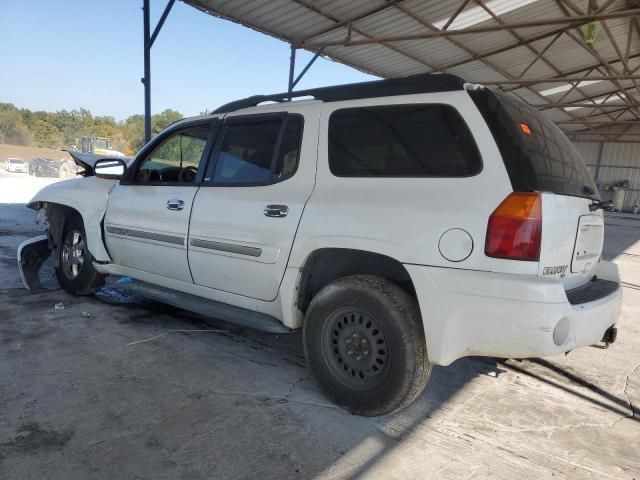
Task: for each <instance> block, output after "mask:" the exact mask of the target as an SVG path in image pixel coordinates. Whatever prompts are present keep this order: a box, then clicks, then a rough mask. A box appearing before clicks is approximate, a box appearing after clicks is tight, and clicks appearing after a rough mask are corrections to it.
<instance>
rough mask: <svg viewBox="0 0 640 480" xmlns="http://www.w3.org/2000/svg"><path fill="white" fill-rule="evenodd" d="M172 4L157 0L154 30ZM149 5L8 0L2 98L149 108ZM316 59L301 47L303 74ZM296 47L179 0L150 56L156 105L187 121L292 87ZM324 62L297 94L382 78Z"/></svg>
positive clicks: (127, 110)
mask: <svg viewBox="0 0 640 480" xmlns="http://www.w3.org/2000/svg"><path fill="white" fill-rule="evenodd" d="M165 4H166V0H151V28H152V29H153V28H154V26H155V24H156V22H157V20H158V18H159V17H160V15H161V13H162V10H163V9H164V6H165ZM142 35H143V30H142V0H103V1H98V0H90V1H87V0H54V1H52V0H0V45H2V47H1V48H0V52H1V54H0V59H1V62H2V66H1V67H0V102H3V103H13V104H14V105H16V106H17V107H19V108H29V109H31V110H45V111H57V110H62V109H67V110H71V109H78V108H81V107H83V108H87V109H89V110H90V111H91V112H92V113H93V114H94V115H110V116H113V117H115V118H116V120H122V119H124V118H126V117H128V116H129V115H133V114H136V113H143V112H144V90H143V86H142V84H141V83H140V78H141V77H142V76H143V49H142V39H143V37H142ZM311 57H312V55H311V54H310V53H308V52H304V51H300V50H299V51H298V54H297V57H296V65H297V68H296V74H297V73H298V72H300V71H301V70H302V68H303V67H304V65H305V64H306V62H307V61H308V60H309V59H310V58H311ZM288 75H289V45H288V44H286V43H284V42H282V41H280V40H276V39H275V38H272V37H270V36H268V35H264V34H261V33H258V32H255V31H253V30H251V29H249V28H247V27H242V26H240V25H237V24H235V23H232V22H229V21H226V20H221V19H218V18H215V17H213V16H211V15H207V14H205V13H202V12H201V11H199V10H196V9H195V8H193V7H190V6H188V5H186V4H184V3H182V2H181V1H177V2H176V4H175V5H174V7H173V10H172V11H171V14H170V15H169V17H168V18H167V21H166V22H165V24H164V27H163V28H162V31H161V32H160V34H159V35H158V38H157V39H156V42H155V44H154V45H153V48H152V53H151V79H152V82H151V83H152V92H151V109H152V113H158V112H160V111H162V110H164V109H166V108H172V109H174V110H178V111H179V112H181V113H183V114H184V115H186V116H191V115H197V114H199V113H200V112H202V111H204V110H207V109H208V110H213V109H214V108H215V107H217V106H219V105H221V104H223V103H225V102H228V101H231V100H235V99H238V98H242V97H246V96H250V95H256V94H261V93H265V94H266V93H277V92H282V91H285V90H286V89H287V81H288ZM374 78H375V77H372V76H369V75H366V74H364V73H362V72H359V71H357V70H355V69H353V68H351V67H347V66H345V65H342V64H339V63H336V62H331V61H329V60H325V59H318V61H317V62H316V63H315V64H314V65H313V66H312V67H311V69H310V70H309V71H308V72H307V74H306V75H305V76H304V77H303V79H302V80H301V81H300V83H299V84H298V85H297V87H296V88H300V89H302V88H312V87H320V86H326V85H336V84H341V83H350V82H358V81H365V80H368V79H374Z"/></svg>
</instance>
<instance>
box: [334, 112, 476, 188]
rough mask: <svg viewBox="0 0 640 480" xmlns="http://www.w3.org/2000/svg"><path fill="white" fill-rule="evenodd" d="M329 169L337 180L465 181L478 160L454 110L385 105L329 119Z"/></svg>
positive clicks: (463, 123)
mask: <svg viewBox="0 0 640 480" xmlns="http://www.w3.org/2000/svg"><path fill="white" fill-rule="evenodd" d="M329 168H330V169H331V172H332V173H333V174H334V175H336V176H340V177H467V176H471V175H475V174H477V173H479V172H480V170H482V160H481V158H480V154H479V152H478V148H477V146H476V144H475V141H474V140H473V136H472V135H471V132H470V131H469V128H468V126H467V124H466V123H465V121H464V120H463V119H462V117H461V116H460V114H459V113H458V111H457V110H456V109H455V108H453V107H451V106H449V105H441V104H428V105H426V104H410V105H388V106H371V107H360V108H345V109H340V110H336V111H334V112H333V113H332V114H331V117H330V118H329Z"/></svg>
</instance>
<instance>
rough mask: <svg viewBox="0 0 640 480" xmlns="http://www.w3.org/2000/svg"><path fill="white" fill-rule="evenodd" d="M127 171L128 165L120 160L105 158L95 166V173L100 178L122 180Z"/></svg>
mask: <svg viewBox="0 0 640 480" xmlns="http://www.w3.org/2000/svg"><path fill="white" fill-rule="evenodd" d="M126 169H127V164H126V163H124V160H120V159H119V158H103V159H101V160H98V161H97V162H96V164H95V165H94V166H93V171H94V172H95V174H96V177H98V178H111V179H119V178H122V176H123V175H124V172H125V171H126Z"/></svg>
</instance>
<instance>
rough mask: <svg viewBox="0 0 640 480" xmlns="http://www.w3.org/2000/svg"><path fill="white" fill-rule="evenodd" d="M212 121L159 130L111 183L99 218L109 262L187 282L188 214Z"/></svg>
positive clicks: (213, 121) (200, 173) (209, 138)
mask: <svg viewBox="0 0 640 480" xmlns="http://www.w3.org/2000/svg"><path fill="white" fill-rule="evenodd" d="M214 124H215V120H212V119H207V120H204V121H203V120H199V121H196V122H191V123H188V124H186V125H181V126H180V127H177V128H173V129H171V130H170V131H168V132H166V133H165V134H162V135H161V136H160V137H159V138H157V139H156V140H154V142H153V144H151V145H150V146H149V147H148V148H146V149H145V151H144V152H143V153H142V154H141V156H140V157H139V158H138V159H137V160H136V162H135V163H134V165H133V166H132V167H131V168H132V171H131V172H129V174H128V177H127V179H126V180H124V181H121V182H120V183H119V184H117V185H116V186H115V187H114V189H113V190H112V192H111V194H110V196H109V204H108V206H107V213H106V215H105V221H104V225H105V227H104V228H105V240H106V244H107V248H108V250H109V254H110V255H111V257H112V259H113V261H114V263H116V264H118V265H123V266H125V267H129V268H133V269H136V270H140V271H143V272H147V273H152V274H155V275H160V276H163V277H167V278H172V279H174V280H179V281H182V282H188V283H192V281H193V280H192V277H191V272H190V271H189V264H188V261H187V235H188V230H189V214H190V213H191V207H192V204H193V199H194V197H195V195H196V192H197V190H198V185H199V181H200V178H201V176H202V168H204V163H203V158H205V151H206V147H207V144H208V142H210V141H212V139H211V137H212V135H213V133H212V132H213V130H214ZM199 169H200V171H199Z"/></svg>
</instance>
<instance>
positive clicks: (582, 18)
mask: <svg viewBox="0 0 640 480" xmlns="http://www.w3.org/2000/svg"><path fill="white" fill-rule="evenodd" d="M639 14H640V8H634V9H627V10H620V11H617V12H610V13H596V14H591V15H576V16H572V17H560V18H546V19H541V20H532V21H528V22H514V23H504V24H498V25H486V26H482V27H471V28H463V29H459V30H438V31H435V32H428V33H417V34H411V35H398V36H395V37H374V38H365V39H359V40H350V41H348V42H347V41H346V40H336V41H329V42H306V41H302V42H300V43H299V44H298V46H299V47H302V48H320V47H323V46H325V47H330V46H344V47H350V46H357V45H369V44H375V43H389V42H403V41H408V40H425V39H429V38H441V37H451V36H460V35H473V34H479V33H488V32H499V31H504V30H514V29H519V28H531V27H546V26H550V25H565V24H566V25H568V26H570V27H579V26H580V25H583V24H585V23H589V22H593V21H596V20H600V21H601V20H612V19H616V18H630V17H632V16H634V15H639Z"/></svg>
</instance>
